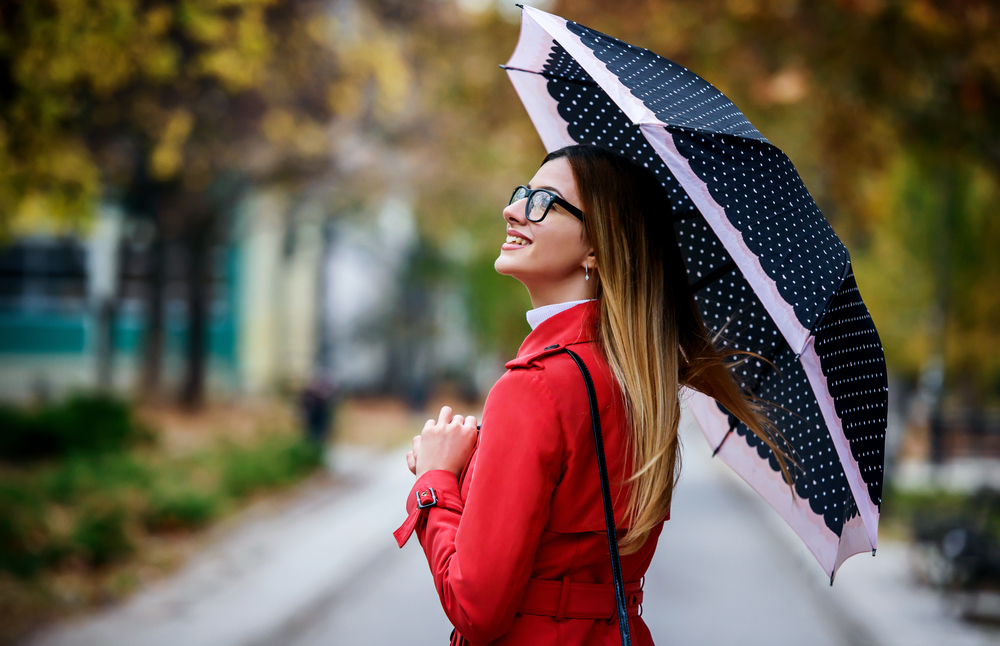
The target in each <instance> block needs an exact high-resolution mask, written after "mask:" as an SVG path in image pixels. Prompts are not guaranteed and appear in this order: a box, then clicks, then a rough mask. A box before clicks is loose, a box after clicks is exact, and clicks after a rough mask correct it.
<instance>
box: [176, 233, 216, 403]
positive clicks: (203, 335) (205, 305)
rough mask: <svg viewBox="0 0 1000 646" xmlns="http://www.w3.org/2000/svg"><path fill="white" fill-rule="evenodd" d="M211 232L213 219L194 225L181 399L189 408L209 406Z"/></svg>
mask: <svg viewBox="0 0 1000 646" xmlns="http://www.w3.org/2000/svg"><path fill="white" fill-rule="evenodd" d="M211 231H212V226H211V218H206V220H205V221H203V222H196V223H193V224H192V226H191V230H190V232H189V234H188V253H189V262H190V264H189V265H188V277H187V278H188V326H187V327H188V336H187V355H186V362H185V363H186V366H185V372H184V385H183V387H182V388H181V397H180V400H181V404H182V405H183V406H184V407H185V408H189V409H197V408H201V406H202V405H203V404H204V403H205V367H206V366H205V364H206V360H207V352H206V350H207V349H206V342H207V337H208V334H207V332H208V315H209V298H210V297H211V294H210V289H209V285H208V279H209V273H210V272H209V265H210V261H211V258H210V254H211V250H212V245H211Z"/></svg>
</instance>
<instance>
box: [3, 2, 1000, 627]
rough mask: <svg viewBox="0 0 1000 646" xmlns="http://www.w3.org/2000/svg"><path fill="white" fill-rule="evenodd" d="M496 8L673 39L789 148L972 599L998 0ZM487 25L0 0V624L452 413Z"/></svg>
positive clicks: (984, 491) (510, 119)
mask: <svg viewBox="0 0 1000 646" xmlns="http://www.w3.org/2000/svg"><path fill="white" fill-rule="evenodd" d="M529 4H534V5H537V6H539V7H540V8H543V9H545V10H547V11H551V12H553V13H556V14H559V15H562V16H564V17H566V18H568V19H571V20H575V21H578V22H580V23H583V24H585V25H587V26H590V27H593V28H595V29H598V30H600V31H603V32H606V33H609V34H611V35H614V36H616V37H618V38H621V39H623V40H626V41H628V42H631V43H633V44H636V45H639V46H643V47H646V48H649V49H651V50H653V51H655V52H657V53H659V54H661V55H663V56H666V57H668V58H670V59H672V60H674V61H676V62H678V63H681V64H683V65H685V66H687V67H689V68H690V69H692V70H694V71H695V72H697V73H698V74H700V75H701V76H703V77H705V78H706V79H708V80H709V81H711V82H712V83H713V84H715V85H716V86H717V87H718V88H719V89H721V90H722V91H723V92H724V93H725V94H727V95H728V96H729V97H730V98H732V99H733V101H734V102H735V103H736V104H737V105H738V106H739V107H740V108H741V109H742V110H743V111H744V112H745V113H746V114H747V116H748V117H749V118H750V120H751V121H752V122H753V123H754V124H755V125H756V126H757V128H758V129H759V130H760V131H761V132H762V133H763V134H764V135H765V136H766V137H767V138H768V139H769V140H770V141H771V142H773V143H774V144H776V145H777V146H778V147H780V148H781V149H782V150H784V151H785V152H786V153H787V154H788V156H789V157H790V158H791V160H792V161H793V163H794V164H795V165H796V167H797V169H798V171H799V173H800V174H801V175H802V177H803V179H804V181H805V184H806V186H807V187H808V188H809V190H810V191H811V193H812V195H813V196H814V197H815V199H816V201H817V202H818V203H819V205H820V208H821V209H822V210H823V212H824V214H825V215H826V217H827V219H828V220H829V221H830V223H831V224H832V226H833V228H834V229H835V231H836V232H837V234H838V235H839V236H840V237H841V239H842V240H843V241H844V242H845V243H846V245H847V247H848V249H849V250H850V251H851V255H852V259H853V261H854V263H855V271H856V275H857V281H858V284H859V288H860V290H861V293H862V295H863V297H864V299H865V302H866V303H867V305H868V307H869V309H870V311H871V314H872V317H873V319H874V321H875V323H876V325H877V327H878V330H879V333H880V335H881V338H882V343H883V345H884V348H885V353H886V360H887V363H888V366H889V370H890V387H889V396H890V418H889V432H888V435H887V458H886V460H887V464H886V467H887V473H888V475H889V483H888V491H887V495H886V498H885V504H884V505H883V508H882V515H883V530H882V535H883V536H884V537H886V538H887V539H889V540H895V541H898V542H899V543H900V544H903V545H907V546H909V547H908V548H907V549H910V548H912V549H911V550H910V552H908V553H910V554H911V555H916V556H914V557H913V558H910V559H909V560H907V565H906V567H907V572H909V573H910V574H909V575H908V576H911V578H912V581H913V582H914V583H913V585H924V586H929V587H927V589H929V590H931V589H933V590H935V594H940V595H944V596H943V597H942V598H947V599H951V600H952V601H949V604H950V605H949V607H950V608H952V612H951V615H950V616H953V617H958V618H959V619H960V620H961V621H963V622H966V623H970V622H972V623H975V624H977V625H979V626H984V625H985V626H989V625H994V624H997V623H998V622H1000V594H997V592H998V591H1000V499H998V494H997V492H998V491H1000V351H998V350H1000V263H998V262H996V261H997V258H998V256H997V250H998V249H1000V218H997V215H998V213H997V208H998V207H997V204H1000V38H997V33H998V29H1000V7H998V6H997V5H996V3H995V2H991V1H988V0H963V1H961V2H953V1H944V0H940V1H929V0H926V1H925V0H912V1H907V2H903V1H895V0H819V1H814V2H805V1H804V0H671V1H668V0H660V1H657V0H614V1H610V0H574V1H572V2H568V1H566V2H559V1H548V2H534V3H529ZM518 28H519V10H518V9H517V8H516V7H515V6H514V5H513V4H512V3H508V2H494V1H493V0H176V1H168V0H162V1H152V0H23V1H21V2H16V3H2V4H0V398H2V405H0V641H3V642H10V643H12V642H14V641H16V640H19V639H23V638H25V636H26V635H31V634H39V633H38V631H39V630H41V629H43V628H44V627H45V626H47V625H50V624H52V623H53V622H56V621H57V620H60V619H62V618H65V617H69V616H75V617H81V616H82V617H89V616H91V615H93V613H94V612H95V611H97V610H98V609H102V608H105V607H107V606H108V604H109V603H112V602H114V603H117V604H121V603H124V601H125V600H127V599H129V598H131V597H132V596H133V595H136V594H140V593H142V591H144V590H146V589H147V588H148V587H149V586H150V585H151V584H152V582H158V581H163V580H164V579H167V578H169V577H170V576H171V575H172V573H176V572H178V571H182V569H183V568H184V567H186V564H189V563H194V562H197V557H198V555H199V554H203V553H204V552H205V550H206V549H209V546H211V545H217V541H219V540H221V541H222V544H226V543H225V541H226V540H230V539H231V538H232V535H233V534H232V533H233V532H235V535H238V534H239V532H240V531H242V530H241V529H240V528H241V527H244V526H245V523H246V522H248V521H247V518H251V519H257V520H254V522H258V521H259V522H265V521H263V520H260V518H265V519H266V518H270V519H271V521H270V522H277V520H275V519H280V518H283V516H281V514H283V513H285V512H286V511H287V510H288V509H292V508H294V509H298V508H299V507H296V506H297V505H299V506H300V505H301V504H303V503H302V500H305V499H308V500H314V499H322V500H326V498H323V496H327V495H333V496H334V497H339V496H342V495H343V492H344V491H347V490H352V489H356V490H362V489H364V490H368V489H365V488H366V487H368V488H369V489H370V487H371V486H374V485H372V483H373V482H375V481H377V480H378V477H376V476H372V475H371V474H372V473H381V472H379V471H378V470H377V468H376V467H374V466H371V465H375V464H380V463H379V460H381V459H382V458H381V457H380V456H382V455H384V454H386V452H388V454H392V455H393V456H395V457H398V456H396V454H395V453H393V452H394V451H395V452H398V447H399V446H401V445H402V444H405V442H406V440H407V439H408V438H409V437H410V436H411V435H413V434H415V433H416V432H418V431H419V428H420V426H421V424H422V421H423V420H424V419H426V417H427V415H428V413H429V412H432V411H434V410H435V409H436V407H439V406H440V405H441V403H449V404H452V405H454V406H456V408H463V407H464V408H467V409H468V410H470V411H473V412H474V411H478V410H481V406H482V404H481V402H482V399H483V398H484V397H485V395H486V393H487V392H488V391H489V388H490V387H491V385H492V384H493V382H494V381H495V379H496V378H497V377H498V376H499V375H500V374H501V373H502V371H503V363H504V361H505V360H507V359H509V358H510V357H512V356H513V355H514V354H515V353H516V350H517V348H518V346H519V344H520V342H521V340H522V339H523V338H524V336H525V335H526V334H527V333H528V331H529V328H528V326H527V323H526V321H525V318H524V312H525V311H526V310H527V309H529V308H530V302H529V301H528V298H527V294H526V292H525V291H524V290H523V288H522V287H521V286H520V284H519V283H517V282H516V281H514V280H512V279H508V278H505V277H502V276H499V275H497V274H496V273H495V272H494V270H493V261H494V260H495V258H496V256H497V254H498V246H499V244H500V243H501V241H502V239H503V235H504V234H503V230H504V227H503V224H502V220H501V208H502V207H503V206H504V204H503V201H504V200H506V199H507V198H508V197H509V195H510V191H511V189H512V187H514V186H516V185H517V184H520V183H523V182H524V181H525V180H526V179H528V178H530V176H531V175H532V174H533V172H534V170H535V169H536V168H537V165H538V163H539V162H540V160H541V158H542V157H543V155H544V150H543V148H542V146H541V142H540V140H539V138H538V136H537V135H536V133H535V132H534V130H533V128H532V125H531V123H530V121H529V120H528V118H527V115H526V113H525V112H524V110H523V108H522V107H521V104H520V102H519V100H518V98H517V96H516V94H515V93H514V91H513V88H512V87H511V86H510V83H509V82H508V80H507V78H506V75H505V74H504V73H503V72H502V71H501V70H500V69H498V67H497V65H498V64H500V63H504V62H505V61H506V60H507V58H508V57H509V55H510V53H511V52H512V51H513V48H514V45H515V43H516V41H517V34H518ZM695 441H697V440H694V441H692V442H691V444H694V443H695ZM399 464H400V465H401V461H400V463H399ZM358 465H362V466H358ZM365 465H367V466H365ZM372 469H375V470H374V471H373V470H372ZM364 474H368V475H364ZM408 486H409V485H408V484H405V483H403V484H402V485H401V490H400V491H394V492H393V494H392V495H395V496H396V497H397V498H398V500H396V499H395V498H393V501H394V502H393V505H394V506H390V507H389V509H390V510H395V511H396V512H399V513H400V514H401V513H402V511H401V510H402V502H401V501H402V496H403V495H404V494H405V489H406V488H407V487H408ZM330 492H335V494H331V493H330ZM317 497H318V498H317ZM396 503H398V504H396ZM397 507H398V509H397ZM331 513H332V512H331ZM390 513H395V512H390ZM255 514H256V515H255ZM269 514H270V516H269ZM334 515H335V514H334ZM397 520H401V518H398V519H397V518H395V517H393V518H391V519H390V521H392V522H395V521H397ZM265 524H266V523H265ZM390 524H391V523H390ZM389 529H392V528H389ZM226 532H230V533H228V534H227V533H226ZM220 536H221V537H222V538H220ZM380 540H381V537H380ZM412 547H413V546H412V545H411V546H407V550H409V549H410V548H412ZM213 549H217V548H213ZM418 555H419V554H418ZM858 558H859V559H860V558H861V557H858ZM866 565H868V564H867V563H866ZM424 568H426V566H424ZM817 569H818V568H817ZM414 572H416V570H414ZM413 576H414V577H417V576H421V577H424V578H423V579H420V581H421V583H420V585H422V586H423V587H422V588H420V591H421V592H420V594H422V595H424V596H427V595H430V596H431V598H432V600H433V589H432V587H431V585H430V577H429V575H428V574H427V573H426V572H420V573H418V574H414V575H413ZM908 580H910V579H908ZM331 585H332V584H331ZM328 587H329V586H328ZM327 596H328V597H329V595H327ZM330 598H331V599H334V601H330V602H329V603H335V602H336V599H337V598H339V597H336V595H333V597H330ZM338 603H339V602H338ZM956 604H957V605H956ZM112 605H114V604H112ZM956 608H957V610H956ZM779 611H780V609H779ZM387 612H388V611H387ZM389 614H390V615H391V613H389ZM775 616H778V615H775ZM78 621H79V619H78ZM445 627H446V628H447V626H445ZM331 630H333V629H331ZM67 634H72V631H70V633H67ZM852 634H853V633H852ZM866 634H867V633H866ZM991 634H992V635H994V636H995V633H991ZM446 638H447V631H446V632H445V634H444V636H442V637H440V639H437V638H435V639H436V641H435V640H432V641H430V642H429V643H443V641H444V639H446ZM61 639H62V638H61ZM65 639H69V641H64V642H58V643H73V640H72V638H71V637H69V638H65ZM866 639H867V637H866ZM872 639H874V638H872ZM848 641H850V640H848ZM862 641H863V640H862ZM327 642H330V640H327ZM46 643H47V642H46ZM54 643H55V642H54ZM79 643H83V642H79ZM88 643H89V642H88ZM104 643H108V642H104ZM123 643H128V642H123ZM164 643H171V642H170V641H169V640H168V641H167V642H164ZM174 643H179V642H174ZM185 643H192V642H191V641H186V642H185ZM215 643H229V642H225V641H224V640H221V641H216V642H215ZM232 643H235V642H232ZM332 643H336V640H335V639H334V640H333V642H332ZM345 643H346V642H345ZM692 643H694V642H692ZM744 643H750V642H744ZM772 643H775V642H772ZM841 643H847V642H846V641H845V642H841ZM859 643H860V642H859ZM955 643H958V642H955ZM969 643H973V642H969ZM976 643H979V642H976Z"/></svg>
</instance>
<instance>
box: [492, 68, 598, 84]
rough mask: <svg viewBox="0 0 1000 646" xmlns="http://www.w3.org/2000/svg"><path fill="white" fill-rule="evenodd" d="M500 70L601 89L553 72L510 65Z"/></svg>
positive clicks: (588, 82)
mask: <svg viewBox="0 0 1000 646" xmlns="http://www.w3.org/2000/svg"><path fill="white" fill-rule="evenodd" d="M500 69H502V70H507V71H508V72H526V73H528V74H538V75H539V76H544V77H545V78H547V79H551V80H553V81H565V82H566V83H576V84H578V85H586V86H587V87H596V88H599V87H601V86H600V85H598V84H597V83H594V82H593V81H578V80H576V79H571V78H569V77H566V76H560V75H558V74H553V73H552V72H536V71H535V70H525V69H521V68H520V67H510V66H508V65H501V66H500Z"/></svg>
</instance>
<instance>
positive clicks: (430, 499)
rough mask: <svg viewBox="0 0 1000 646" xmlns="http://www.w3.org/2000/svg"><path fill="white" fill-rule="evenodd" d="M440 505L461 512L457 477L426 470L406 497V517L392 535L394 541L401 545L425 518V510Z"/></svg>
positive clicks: (448, 472)
mask: <svg viewBox="0 0 1000 646" xmlns="http://www.w3.org/2000/svg"><path fill="white" fill-rule="evenodd" d="M431 507H440V508H442V509H447V510H449V511H453V512H455V513H457V514H461V513H462V510H463V509H464V505H463V503H462V497H461V495H460V494H459V490H458V478H456V477H455V474H454V473H452V472H450V471H444V470H437V471H428V472H427V473H425V474H423V475H422V476H420V477H419V478H417V481H416V482H415V483H414V485H413V488H412V489H410V494H409V495H408V496H407V498H406V511H407V517H406V520H405V521H403V524H402V525H400V526H399V529H397V530H396V531H394V532H393V533H392V535H393V536H394V537H395V539H396V543H397V544H398V545H399V546H400V547H403V545H406V542H407V541H408V540H410V536H411V535H412V534H413V532H414V530H415V529H416V528H417V523H418V522H420V520H421V519H422V518H426V516H427V513H429V512H428V511H427V510H429V509H430V508H431Z"/></svg>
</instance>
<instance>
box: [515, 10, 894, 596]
mask: <svg viewBox="0 0 1000 646" xmlns="http://www.w3.org/2000/svg"><path fill="white" fill-rule="evenodd" d="M501 67H503V68H504V69H506V70H507V73H508V76H509V78H510V80H511V83H513V85H514V88H515V90H516V91H517V93H518V96H520V98H521V101H522V102H523V103H524V106H525V108H526V109H527V111H528V115H529V116H530V118H531V120H532V123H533V124H534V126H535V128H536V130H537V131H538V133H539V135H540V136H541V139H542V143H543V144H544V145H545V148H546V149H547V150H549V151H551V150H555V149H557V148H561V147H563V146H567V145H571V144H599V145H603V146H606V147H608V148H612V149H614V150H617V151H619V152H621V153H624V154H626V155H628V156H629V157H631V158H632V159H633V160H635V161H637V162H638V163H640V164H641V165H643V166H646V167H647V168H649V169H651V170H652V171H653V172H654V173H655V174H656V176H657V177H658V178H659V179H660V181H661V182H662V184H663V186H664V188H665V189H666V195H667V196H668V198H669V202H670V204H669V208H665V209H664V217H672V218H673V221H674V231H675V233H676V238H677V243H678V245H679V246H680V248H681V251H682V255H683V257H684V260H685V264H686V267H687V271H688V277H689V280H690V282H691V287H692V291H693V292H694V294H695V299H696V301H697V303H698V306H699V310H700V311H701V315H702V317H703V319H704V320H705V323H706V325H707V326H708V328H709V330H710V331H712V332H713V333H715V332H717V331H719V330H722V332H723V337H724V338H725V339H727V340H728V342H729V345H730V347H733V348H736V349H740V350H749V351H752V352H756V353H758V354H760V355H761V356H763V357H764V358H766V359H767V361H760V360H759V359H752V360H750V361H748V362H745V363H743V364H742V365H740V366H739V367H738V369H737V377H738V378H739V379H740V380H741V381H742V383H743V385H744V386H745V387H746V388H748V389H749V390H750V391H751V392H753V393H754V394H755V395H756V396H758V397H760V398H761V399H764V400H767V401H769V402H772V403H773V404H775V406H769V407H768V413H767V414H768V417H769V418H770V419H771V420H772V421H773V422H774V423H775V424H776V426H777V427H778V429H779V430H780V431H781V433H782V435H783V436H784V438H785V440H786V441H787V442H788V443H789V444H790V445H791V450H790V452H791V453H792V455H793V457H794V458H795V460H796V462H797V465H798V468H797V469H796V471H797V476H796V478H795V483H794V486H793V487H791V488H790V487H789V486H788V485H787V484H785V483H784V481H783V479H782V477H781V473H780V470H779V465H778V462H777V460H776V459H775V457H774V455H773V454H772V452H771V450H770V449H769V448H768V447H767V445H765V444H764V443H763V442H761V441H760V440H759V439H758V438H757V437H756V436H755V435H754V434H753V433H752V432H751V431H750V430H749V429H748V428H747V427H746V426H745V425H743V424H742V423H741V422H739V420H737V419H736V418H735V417H734V416H732V415H730V414H729V413H728V412H727V411H726V410H725V409H724V408H723V407H721V406H720V405H719V404H717V403H716V402H715V401H714V400H713V399H711V398H710V397H708V396H707V395H704V394H702V393H699V392H695V391H693V390H689V389H685V390H686V392H685V393H683V397H684V398H685V399H686V400H687V403H688V406H689V408H690V410H691V411H692V412H693V414H694V416H695V418H696V420H697V422H698V424H699V426H701V428H702V431H703V433H704V435H705V437H706V438H707V439H708V442H709V444H710V445H711V448H712V450H713V451H714V454H715V455H717V456H718V457H719V458H720V459H722V460H723V461H725V462H726V464H728V465H729V466H730V467H732V468H733V469H734V470H735V471H736V472H737V473H738V474H739V475H740V476H741V477H742V478H743V479H744V480H746V481H747V482H748V483H749V484H750V485H751V486H752V487H753V488H754V489H755V490H756V491H757V492H758V493H759V494H760V495H761V496H763V498H764V499H765V500H767V502H768V503H770V505H771V506H772V507H774V509H775V510H776V511H777V512H778V513H779V514H780V515H781V516H782V517H783V518H784V519H785V520H786V521H787V522H788V524H789V525H791V527H792V528H793V529H794V530H795V532H796V533H797V534H798V535H799V537H801V538H802V540H803V541H804V542H805V543H806V545H807V546H808V547H809V549H810V551H811V552H812V553H813V555H814V556H815V557H816V559H817V560H818V561H819V563H820V565H821V566H822V567H823V569H824V570H825V571H826V573H827V574H828V575H829V576H830V582H831V584H832V583H833V577H834V575H835V574H836V571H837V569H838V568H839V567H840V565H841V564H842V563H843V562H844V560H845V559H847V557H849V556H851V555H853V554H858V553H860V552H867V551H869V550H871V552H872V554H873V555H874V553H875V547H876V545H877V532H878V518H879V508H880V504H881V496H882V467H883V453H884V449H885V429H886V410H887V405H888V387H887V379H886V368H885V357H884V355H883V351H882V344H881V342H880V340H879V336H878V332H877V331H876V330H875V325H874V324H873V323H872V319H871V316H870V315H869V313H868V309H867V307H866V306H865V304H864V302H863V301H862V300H861V296H860V294H859V293H858V288H857V284H856V283H855V280H854V272H853V270H852V266H851V259H850V255H849V254H848V252H847V248H846V247H845V246H844V244H843V243H842V242H841V241H840V239H839V238H838V237H837V235H836V234H835V233H834V231H833V229H832V228H831V227H830V225H829V223H828V222H827V221H826V218H824V217H823V214H822V213H821V212H820V210H819V208H818V207H817V206H816V203H815V202H814V201H813V199H812V197H811V196H810V195H809V191H808V190H806V187H805V185H804V184H803V183H802V180H801V178H800V177H799V175H798V173H797V172H796V170H795V168H794V166H792V163H791V162H790V161H789V159H788V157H787V156H785V154H784V153H782V152H781V150H779V149H778V148H777V147H776V146H774V145H773V144H771V143H769V142H768V141H767V139H765V138H764V136H763V135H762V134H761V133H760V132H758V131H757V129H756V128H754V126H753V125H752V124H751V123H750V122H749V121H748V120H747V118H746V117H745V116H744V115H743V113H742V112H740V110H739V109H738V108H737V107H736V106H735V105H733V103H732V102H731V101H730V100H729V99H727V98H726V97H725V96H724V95H723V94H722V93H721V92H719V91H718V90H717V89H716V88H715V87H713V86H712V85H711V84H710V83H708V82H707V81H705V80H704V79H702V78H701V77H699V76H698V75H696V74H694V73H693V72H691V71H689V70H687V69H685V68H684V67H682V66H680V65H677V64H676V63H673V62H671V61H669V60H667V59H665V58H663V57H661V56H658V55H656V54H654V53H652V52H650V51H649V50H646V49H642V48H639V47H635V46H633V45H629V44H628V43H625V42H622V41H620V40H617V39H615V38H612V37H610V36H606V35H605V34H602V33H600V32H597V31H594V30H592V29H589V28H587V27H584V26H583V25H580V24H577V23H575V22H572V21H567V20H565V19H564V18H560V17H558V16H554V15H552V14H548V13H545V12H543V11H540V10H538V9H534V8H532V7H522V14H521V35H520V38H519V40H518V43H517V47H516V49H515V50H514V53H513V55H512V56H511V58H510V60H509V61H508V62H507V64H506V65H504V66H501Z"/></svg>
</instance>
